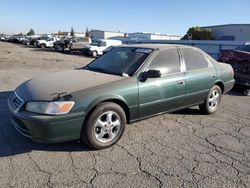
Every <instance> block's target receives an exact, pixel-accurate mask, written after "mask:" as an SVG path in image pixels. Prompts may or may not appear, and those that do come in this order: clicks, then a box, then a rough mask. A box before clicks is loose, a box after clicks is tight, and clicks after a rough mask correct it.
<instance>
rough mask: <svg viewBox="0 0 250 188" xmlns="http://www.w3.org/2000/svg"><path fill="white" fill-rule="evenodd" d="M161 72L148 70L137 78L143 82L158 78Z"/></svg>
mask: <svg viewBox="0 0 250 188" xmlns="http://www.w3.org/2000/svg"><path fill="white" fill-rule="evenodd" d="M160 77H161V71H159V70H148V71H147V72H142V73H141V74H140V76H139V81H141V82H145V81H146V80H147V79H148V78H160Z"/></svg>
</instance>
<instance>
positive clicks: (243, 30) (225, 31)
mask: <svg viewBox="0 0 250 188" xmlns="http://www.w3.org/2000/svg"><path fill="white" fill-rule="evenodd" d="M208 28H210V29H211V30H212V34H213V36H214V37H215V39H216V40H236V41H250V24H225V25H215V26H204V27H201V29H208Z"/></svg>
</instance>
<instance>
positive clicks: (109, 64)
mask: <svg viewBox="0 0 250 188" xmlns="http://www.w3.org/2000/svg"><path fill="white" fill-rule="evenodd" d="M152 51H153V50H152V49H149V48H135V47H117V48H114V49H112V50H111V51H109V52H108V53H106V54H104V55H103V56H101V57H99V58H97V59H96V60H94V61H92V62H91V63H90V64H88V65H87V66H86V67H85V68H86V69H88V70H93V71H97V72H103V73H108V74H115V75H120V76H122V75H124V74H126V75H128V76H132V75H133V74H134V73H135V72H136V70H137V69H138V68H139V67H140V66H141V65H142V63H143V62H144V60H145V59H146V58H147V57H148V56H149V54H150V53H151V52H152Z"/></svg>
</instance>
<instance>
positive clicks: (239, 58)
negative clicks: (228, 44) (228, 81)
mask: <svg viewBox="0 0 250 188" xmlns="http://www.w3.org/2000/svg"><path fill="white" fill-rule="evenodd" d="M219 61H221V62H224V63H228V64H230V65H232V67H233V69H234V72H235V74H234V77H235V81H236V84H238V85H242V86H244V87H246V88H250V42H248V43H246V44H244V45H241V46H238V47H237V48H236V49H235V50H221V51H220V55H219Z"/></svg>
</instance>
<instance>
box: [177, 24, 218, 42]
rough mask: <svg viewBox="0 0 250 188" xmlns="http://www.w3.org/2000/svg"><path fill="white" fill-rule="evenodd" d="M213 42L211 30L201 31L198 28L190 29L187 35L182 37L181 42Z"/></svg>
mask: <svg viewBox="0 0 250 188" xmlns="http://www.w3.org/2000/svg"><path fill="white" fill-rule="evenodd" d="M188 39H191V40H214V39H215V38H214V37H213V34H212V30H211V29H210V28H208V29H201V28H200V27H198V26H196V27H191V28H189V29H188V31H187V34H186V35H184V37H182V40H188Z"/></svg>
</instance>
